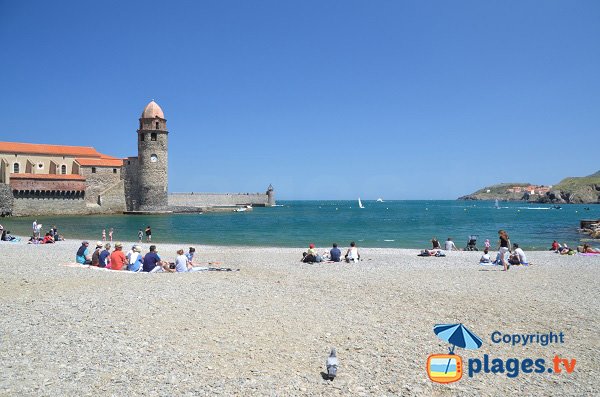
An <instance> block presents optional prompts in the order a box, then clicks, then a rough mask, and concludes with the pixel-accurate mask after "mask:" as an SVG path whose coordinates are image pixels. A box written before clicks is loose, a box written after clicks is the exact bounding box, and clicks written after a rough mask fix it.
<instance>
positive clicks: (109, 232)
mask: <svg viewBox="0 0 600 397" xmlns="http://www.w3.org/2000/svg"><path fill="white" fill-rule="evenodd" d="M108 238H109V239H110V242H111V243H112V239H113V228H112V227H111V228H110V230H109V231H108Z"/></svg>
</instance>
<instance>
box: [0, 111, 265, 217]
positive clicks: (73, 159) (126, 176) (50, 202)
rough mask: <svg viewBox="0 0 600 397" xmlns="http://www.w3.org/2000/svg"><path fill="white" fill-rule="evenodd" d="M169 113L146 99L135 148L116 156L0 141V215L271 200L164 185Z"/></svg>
mask: <svg viewBox="0 0 600 397" xmlns="http://www.w3.org/2000/svg"><path fill="white" fill-rule="evenodd" d="M168 137H169V131H168V130H167V120H166V118H165V116H164V113H163V111H162V109H161V108H160V106H159V105H158V104H157V103H156V102H154V101H151V102H150V103H149V104H148V105H146V107H145V108H144V111H143V112H142V115H141V117H140V118H139V125H138V130H137V136H136V138H137V146H138V154H137V156H133V157H128V158H126V159H121V158H116V157H113V156H110V155H107V154H103V153H100V152H98V151H97V150H96V149H94V148H93V147H89V146H63V145H48V144H32V143H19V142H0V215H2V216H4V215H15V216H27V215H63V214H108V213H123V212H133V213H136V212H140V213H158V212H194V211H202V210H203V209H206V208H208V207H229V206H231V207H235V206H246V205H251V206H271V205H274V204H275V199H274V191H273V188H272V187H271V186H269V189H267V191H266V192H265V193H219V194H214V193H213V194H209V193H189V192H186V193H173V194H169V192H168Z"/></svg>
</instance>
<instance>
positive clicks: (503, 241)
mask: <svg viewBox="0 0 600 397" xmlns="http://www.w3.org/2000/svg"><path fill="white" fill-rule="evenodd" d="M498 237H499V240H498V255H499V256H500V260H501V261H502V266H504V269H503V271H507V270H508V269H509V268H510V265H509V264H508V263H507V262H506V255H507V253H509V252H510V238H509V237H508V234H507V233H506V232H505V231H504V230H498Z"/></svg>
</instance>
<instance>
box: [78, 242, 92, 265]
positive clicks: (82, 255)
mask: <svg viewBox="0 0 600 397" xmlns="http://www.w3.org/2000/svg"><path fill="white" fill-rule="evenodd" d="M89 245H90V243H89V241H82V242H81V247H79V249H78V250H77V255H75V261H76V262H77V263H79V264H81V265H89V264H91V263H92V257H91V256H90V250H89V249H88V246H89Z"/></svg>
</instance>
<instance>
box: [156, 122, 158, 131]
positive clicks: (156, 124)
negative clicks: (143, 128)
mask: <svg viewBox="0 0 600 397" xmlns="http://www.w3.org/2000/svg"><path fill="white" fill-rule="evenodd" d="M155 129H156V130H158V121H157V122H156V128H155Z"/></svg>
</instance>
